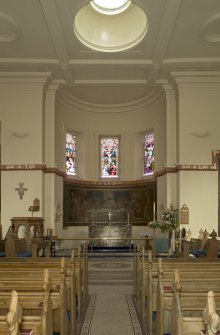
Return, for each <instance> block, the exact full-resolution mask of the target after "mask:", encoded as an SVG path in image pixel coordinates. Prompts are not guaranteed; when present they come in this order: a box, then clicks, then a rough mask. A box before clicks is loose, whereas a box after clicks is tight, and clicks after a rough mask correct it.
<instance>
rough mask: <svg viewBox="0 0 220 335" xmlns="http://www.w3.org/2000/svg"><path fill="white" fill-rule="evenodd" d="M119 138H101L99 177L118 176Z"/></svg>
mask: <svg viewBox="0 0 220 335" xmlns="http://www.w3.org/2000/svg"><path fill="white" fill-rule="evenodd" d="M118 154H119V138H101V177H102V178H117V177H118V176H119V161H118Z"/></svg>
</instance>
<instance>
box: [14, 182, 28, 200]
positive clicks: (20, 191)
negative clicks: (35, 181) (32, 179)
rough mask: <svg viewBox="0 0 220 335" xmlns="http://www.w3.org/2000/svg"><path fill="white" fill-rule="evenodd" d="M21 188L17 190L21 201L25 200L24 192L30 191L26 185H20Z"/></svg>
mask: <svg viewBox="0 0 220 335" xmlns="http://www.w3.org/2000/svg"><path fill="white" fill-rule="evenodd" d="M18 185H19V187H16V188H15V191H18V195H19V196H20V199H23V195H24V191H27V190H28V189H27V188H26V187H23V186H24V183H18Z"/></svg>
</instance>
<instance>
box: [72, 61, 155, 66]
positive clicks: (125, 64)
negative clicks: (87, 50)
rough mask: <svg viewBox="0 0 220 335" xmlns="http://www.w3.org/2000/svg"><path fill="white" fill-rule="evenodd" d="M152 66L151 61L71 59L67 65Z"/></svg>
mask: <svg viewBox="0 0 220 335" xmlns="http://www.w3.org/2000/svg"><path fill="white" fill-rule="evenodd" d="M152 64H153V62H152V60H151V59H140V60H136V59H71V60H70V61H69V65H73V66H74V67H75V66H81V65H88V66H90V65H92V66H94V65H97V66H100V65H114V66H116V65H120V66H125V67H126V66H127V65H135V67H136V66H143V65H144V66H151V65H152Z"/></svg>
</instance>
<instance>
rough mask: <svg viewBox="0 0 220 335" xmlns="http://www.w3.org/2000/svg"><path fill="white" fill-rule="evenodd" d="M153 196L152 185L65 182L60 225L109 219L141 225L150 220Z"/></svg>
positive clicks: (74, 224) (83, 223)
mask: <svg viewBox="0 0 220 335" xmlns="http://www.w3.org/2000/svg"><path fill="white" fill-rule="evenodd" d="M154 199H155V184H149V185H148V184H147V185H144V186H143V187H142V186H141V187H140V185H138V186H137V187H133V186H132V187H130V188H128V187H120V188H113V187H112V188H109V187H108V188H105V189H103V188H101V189H100V188H96V187H95V186H93V187H85V186H76V185H71V184H65V185H64V226H76V225H77V226H78V225H79V226H80V225H90V224H92V223H96V224H97V223H100V224H107V223H109V221H110V222H111V223H112V224H114V223H116V224H117V223H128V221H129V223H130V224H133V225H143V224H146V223H148V222H149V221H151V220H152V219H153V202H154V201H155V200H154ZM109 213H111V215H110V218H109Z"/></svg>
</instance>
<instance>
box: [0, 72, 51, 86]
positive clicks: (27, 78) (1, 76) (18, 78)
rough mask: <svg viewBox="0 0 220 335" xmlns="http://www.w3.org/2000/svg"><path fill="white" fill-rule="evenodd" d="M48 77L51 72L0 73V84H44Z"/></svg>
mask: <svg viewBox="0 0 220 335" xmlns="http://www.w3.org/2000/svg"><path fill="white" fill-rule="evenodd" d="M50 76H51V72H0V83H3V84H4V83H5V84H7V83H14V84H26V83H28V84H29V83H33V84H35V83H37V84H39V83H40V84H44V83H45V82H46V81H47V80H48V78H50Z"/></svg>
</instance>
